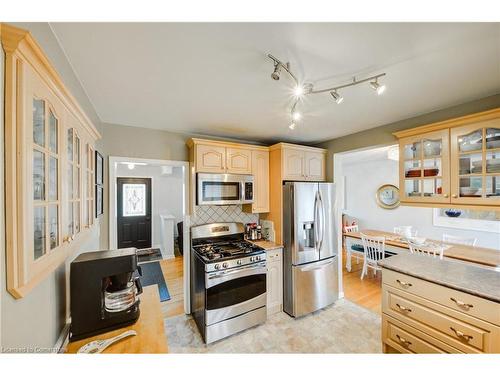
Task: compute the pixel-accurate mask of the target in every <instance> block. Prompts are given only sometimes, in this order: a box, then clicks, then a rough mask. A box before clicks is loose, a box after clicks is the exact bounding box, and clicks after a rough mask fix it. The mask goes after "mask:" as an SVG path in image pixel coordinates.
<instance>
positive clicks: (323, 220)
mask: <svg viewBox="0 0 500 375" xmlns="http://www.w3.org/2000/svg"><path fill="white" fill-rule="evenodd" d="M318 196H319V203H320V207H319V209H320V211H321V237H320V241H321V242H320V245H319V248H320V249H321V248H322V247H323V240H324V239H325V231H326V214H325V204H324V203H323V197H322V196H321V192H318Z"/></svg>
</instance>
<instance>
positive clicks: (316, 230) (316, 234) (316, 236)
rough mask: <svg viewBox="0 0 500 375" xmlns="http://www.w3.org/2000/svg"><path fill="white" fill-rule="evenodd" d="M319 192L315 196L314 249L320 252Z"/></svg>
mask: <svg viewBox="0 0 500 375" xmlns="http://www.w3.org/2000/svg"><path fill="white" fill-rule="evenodd" d="M318 219H319V217H318V192H316V195H315V196H314V224H313V225H314V248H315V249H316V250H318V251H319V226H318Z"/></svg>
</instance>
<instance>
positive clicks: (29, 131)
mask: <svg viewBox="0 0 500 375" xmlns="http://www.w3.org/2000/svg"><path fill="white" fill-rule="evenodd" d="M1 27H2V35H1V36H2V45H3V48H4V50H5V177H6V178H5V181H6V183H5V198H6V199H5V202H6V207H5V211H6V213H5V217H6V254H7V257H6V258H7V262H6V269H7V289H8V291H9V293H11V294H12V295H13V296H14V297H15V298H22V297H24V296H25V295H26V294H27V293H29V291H30V290H32V289H33V288H34V287H35V286H36V285H37V284H38V283H39V282H40V281H42V280H43V279H44V278H45V277H47V276H48V275H49V274H50V273H51V272H53V271H54V270H55V269H56V268H57V267H59V266H60V265H61V264H62V263H63V262H64V260H65V259H66V258H67V257H68V256H69V255H71V254H72V253H73V252H75V251H76V250H79V248H80V245H81V244H82V243H83V241H84V240H85V238H87V236H88V235H89V234H90V228H91V227H92V224H94V221H93V220H91V221H90V220H88V217H89V215H93V211H92V212H89V211H88V210H89V208H88V205H87V204H84V202H85V203H86V202H90V201H93V193H90V191H91V190H93V189H89V186H90V185H91V184H90V183H89V181H88V179H89V178H92V176H93V171H94V165H93V164H92V165H89V164H88V163H89V161H92V159H90V158H89V157H83V153H84V150H86V149H87V147H89V148H90V149H91V150H92V151H93V145H94V144H95V141H96V140H97V139H98V138H99V137H100V135H99V133H98V132H97V130H96V128H95V126H94V125H93V124H92V123H91V121H90V120H89V119H88V117H87V116H86V115H85V113H84V112H83V110H82V109H81V108H80V106H79V105H78V103H77V102H76V101H75V99H74V97H73V96H72V95H71V94H70V93H69V91H68V90H67V89H66V87H65V85H64V83H63V82H62V81H61V79H60V77H59V75H58V74H57V72H56V71H55V70H54V68H53V67H52V66H51V65H50V64H49V60H48V59H47V57H46V56H45V55H44V53H43V51H42V50H41V48H40V47H39V46H38V44H37V43H36V41H35V40H34V39H33V37H32V36H31V35H30V34H29V32H27V31H25V30H22V29H18V28H15V27H12V26H9V25H6V24H2V25H1ZM92 188H93V186H92ZM82 223H84V225H83V227H82Z"/></svg>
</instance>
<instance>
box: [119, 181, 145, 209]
mask: <svg viewBox="0 0 500 375" xmlns="http://www.w3.org/2000/svg"><path fill="white" fill-rule="evenodd" d="M145 215H146V185H145V184H123V216H145Z"/></svg>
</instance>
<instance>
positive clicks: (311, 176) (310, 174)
mask: <svg viewBox="0 0 500 375" xmlns="http://www.w3.org/2000/svg"><path fill="white" fill-rule="evenodd" d="M325 161H326V160H325V154H324V153H323V152H310V151H307V152H306V153H305V174H306V178H307V179H308V180H311V181H324V180H325Z"/></svg>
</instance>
